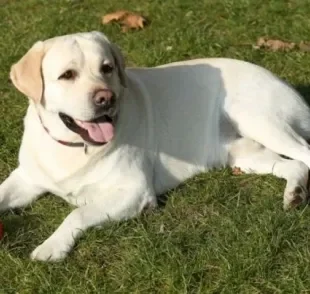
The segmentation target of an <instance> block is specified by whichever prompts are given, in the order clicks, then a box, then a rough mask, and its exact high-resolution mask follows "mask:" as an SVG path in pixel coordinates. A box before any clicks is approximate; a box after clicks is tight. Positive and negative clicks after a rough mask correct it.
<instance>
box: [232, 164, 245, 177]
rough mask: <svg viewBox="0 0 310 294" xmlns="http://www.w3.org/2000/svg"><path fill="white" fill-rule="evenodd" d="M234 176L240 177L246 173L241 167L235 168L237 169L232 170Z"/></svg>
mask: <svg viewBox="0 0 310 294" xmlns="http://www.w3.org/2000/svg"><path fill="white" fill-rule="evenodd" d="M232 174H233V175H235V176H239V175H242V174H244V172H243V171H242V170H241V168H240V167H236V166H235V167H234V168H233V169H232Z"/></svg>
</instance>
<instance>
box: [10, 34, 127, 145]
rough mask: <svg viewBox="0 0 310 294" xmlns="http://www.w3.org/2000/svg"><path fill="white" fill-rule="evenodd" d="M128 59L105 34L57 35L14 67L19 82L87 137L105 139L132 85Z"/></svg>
mask: <svg viewBox="0 0 310 294" xmlns="http://www.w3.org/2000/svg"><path fill="white" fill-rule="evenodd" d="M124 67H125V66H124V59H123V56H122V54H121V52H120V50H119V49H118V48H117V47H116V45H114V44H112V43H111V42H110V41H109V40H108V39H107V38H106V37H105V36H104V35H103V34H102V33H99V32H90V33H80V34H74V35H66V36H61V37H56V38H53V39H49V40H46V41H43V42H42V41H39V42H37V43H35V44H34V45H33V46H32V48H31V49H30V50H29V51H28V52H27V53H26V54H25V55H24V56H23V57H22V58H21V59H20V60H19V61H18V62H17V63H16V64H14V65H13V66H12V68H11V72H10V78H11V80H12V82H13V84H14V85H15V87H16V88H17V89H18V90H19V91H21V92H22V93H23V94H25V95H26V96H28V97H29V98H30V99H32V100H33V101H34V102H35V103H38V104H42V105H43V107H44V108H45V110H46V111H49V112H54V113H58V114H59V117H60V119H62V121H63V122H64V124H65V125H66V126H67V127H68V128H70V129H71V130H72V131H74V132H76V133H79V134H80V135H81V136H82V137H83V139H84V140H86V141H89V142H92V143H99V144H100V143H105V142H107V141H110V140H111V138H112V137H113V120H114V117H115V116H116V114H117V112H118V105H119V100H120V96H121V94H122V91H123V88H124V87H126V75H125V68H124Z"/></svg>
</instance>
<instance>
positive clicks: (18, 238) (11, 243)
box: [0, 210, 42, 258]
mask: <svg viewBox="0 0 310 294" xmlns="http://www.w3.org/2000/svg"><path fill="white" fill-rule="evenodd" d="M5 215H6V217H5V218H4V219H3V221H2V223H3V230H4V238H3V239H2V240H1V241H0V243H1V248H2V249H4V250H5V251H8V252H10V253H11V254H13V255H14V256H16V257H19V258H28V255H29V252H30V251H31V250H32V249H33V244H34V239H37V238H38V237H37V236H36V235H37V232H38V228H39V226H40V225H42V220H41V219H40V216H39V215H28V214H26V213H25V212H23V211H21V210H16V211H14V212H11V213H5Z"/></svg>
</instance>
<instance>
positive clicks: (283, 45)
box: [256, 37, 296, 51]
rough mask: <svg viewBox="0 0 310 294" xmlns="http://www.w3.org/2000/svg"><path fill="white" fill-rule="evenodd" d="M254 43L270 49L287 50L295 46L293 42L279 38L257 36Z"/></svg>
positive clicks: (259, 46)
mask: <svg viewBox="0 0 310 294" xmlns="http://www.w3.org/2000/svg"><path fill="white" fill-rule="evenodd" d="M256 45H257V47H258V48H267V49H270V50H272V51H287V50H292V49H294V48H295V46H296V44H295V43H292V42H291V43H290V42H284V41H281V40H272V39H266V38H263V37H260V38H258V40H257V42H256Z"/></svg>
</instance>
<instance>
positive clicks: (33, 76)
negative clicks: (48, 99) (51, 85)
mask: <svg viewBox="0 0 310 294" xmlns="http://www.w3.org/2000/svg"><path fill="white" fill-rule="evenodd" d="M44 54H45V50H44V43H43V42H42V41H39V42H37V43H35V44H34V45H33V46H32V47H31V48H30V50H29V51H28V52H27V53H26V54H25V55H24V56H23V57H22V58H21V59H20V60H19V61H18V62H17V63H15V64H14V65H13V66H12V67H11V72H10V78H11V81H12V82H13V84H14V86H15V87H16V88H17V89H18V90H19V91H20V92H22V93H23V94H25V95H26V96H28V97H30V98H32V99H33V100H34V101H35V102H37V103H38V102H40V100H41V96H42V92H43V79H42V74H41V64H42V59H43V56H44Z"/></svg>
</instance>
